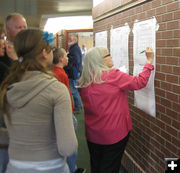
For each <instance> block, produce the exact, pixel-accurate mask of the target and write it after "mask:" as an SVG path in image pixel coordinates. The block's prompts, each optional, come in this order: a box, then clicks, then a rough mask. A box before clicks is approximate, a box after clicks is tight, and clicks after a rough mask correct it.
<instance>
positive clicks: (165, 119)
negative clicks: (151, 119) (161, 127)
mask: <svg viewBox="0 0 180 173" xmlns="http://www.w3.org/2000/svg"><path fill="white" fill-rule="evenodd" d="M161 120H162V122H164V123H165V124H171V122H172V120H171V118H169V116H166V115H165V114H164V115H162V116H161Z"/></svg>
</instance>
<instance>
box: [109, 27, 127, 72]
mask: <svg viewBox="0 0 180 173" xmlns="http://www.w3.org/2000/svg"><path fill="white" fill-rule="evenodd" d="M129 33H130V28H129V25H125V26H122V27H119V28H115V29H111V32H110V52H111V56H112V59H113V62H114V68H118V69H119V70H121V71H123V72H125V73H129V54H128V43H129Z"/></svg>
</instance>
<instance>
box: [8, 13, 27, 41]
mask: <svg viewBox="0 0 180 173" xmlns="http://www.w3.org/2000/svg"><path fill="white" fill-rule="evenodd" d="M5 22H6V32H7V38H8V40H9V41H11V42H14V38H15V36H16V35H17V34H18V33H19V32H20V31H21V30H23V29H26V28H27V23H26V19H25V18H24V17H23V15H21V14H19V13H12V14H10V15H8V16H7V17H6V21H5Z"/></svg>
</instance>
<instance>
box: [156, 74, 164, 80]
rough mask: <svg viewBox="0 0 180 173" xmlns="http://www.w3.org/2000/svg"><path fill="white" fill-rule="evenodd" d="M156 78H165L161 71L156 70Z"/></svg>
mask: <svg viewBox="0 0 180 173" xmlns="http://www.w3.org/2000/svg"><path fill="white" fill-rule="evenodd" d="M156 79H158V80H165V74H164V73H161V72H156Z"/></svg>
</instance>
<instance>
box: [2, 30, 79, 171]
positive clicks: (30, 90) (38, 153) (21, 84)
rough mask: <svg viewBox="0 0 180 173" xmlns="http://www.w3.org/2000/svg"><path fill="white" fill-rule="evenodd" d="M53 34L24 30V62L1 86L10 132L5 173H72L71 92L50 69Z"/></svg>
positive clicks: (20, 39)
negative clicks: (70, 167)
mask: <svg viewBox="0 0 180 173" xmlns="http://www.w3.org/2000/svg"><path fill="white" fill-rule="evenodd" d="M51 41H52V35H50V34H49V33H43V32H42V31H40V30H38V29H27V30H23V31H21V32H19V33H18V34H17V36H16V37H15V40H14V47H15V50H16V53H17V55H18V57H19V61H17V62H15V63H14V64H13V66H12V69H11V71H10V74H9V75H8V77H7V78H6V80H5V81H4V82H3V83H2V87H1V90H0V96H1V107H2V109H3V111H4V113H5V121H6V125H7V129H8V133H9V163H8V167H7V170H6V173H25V172H26V173H40V172H41V173H60V172H61V173H69V169H68V166H67V163H66V157H67V156H69V155H71V154H73V153H74V152H75V151H76V150H77V145H78V144H77V139H76V135H75V132H74V127H73V120H72V108H71V100H70V95H69V93H68V90H67V88H66V86H65V85H64V84H62V83H60V82H59V81H57V79H56V78H54V77H53V75H52V74H51V73H50V69H51V67H52V60H53V54H52V50H51V47H50V42H51Z"/></svg>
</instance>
